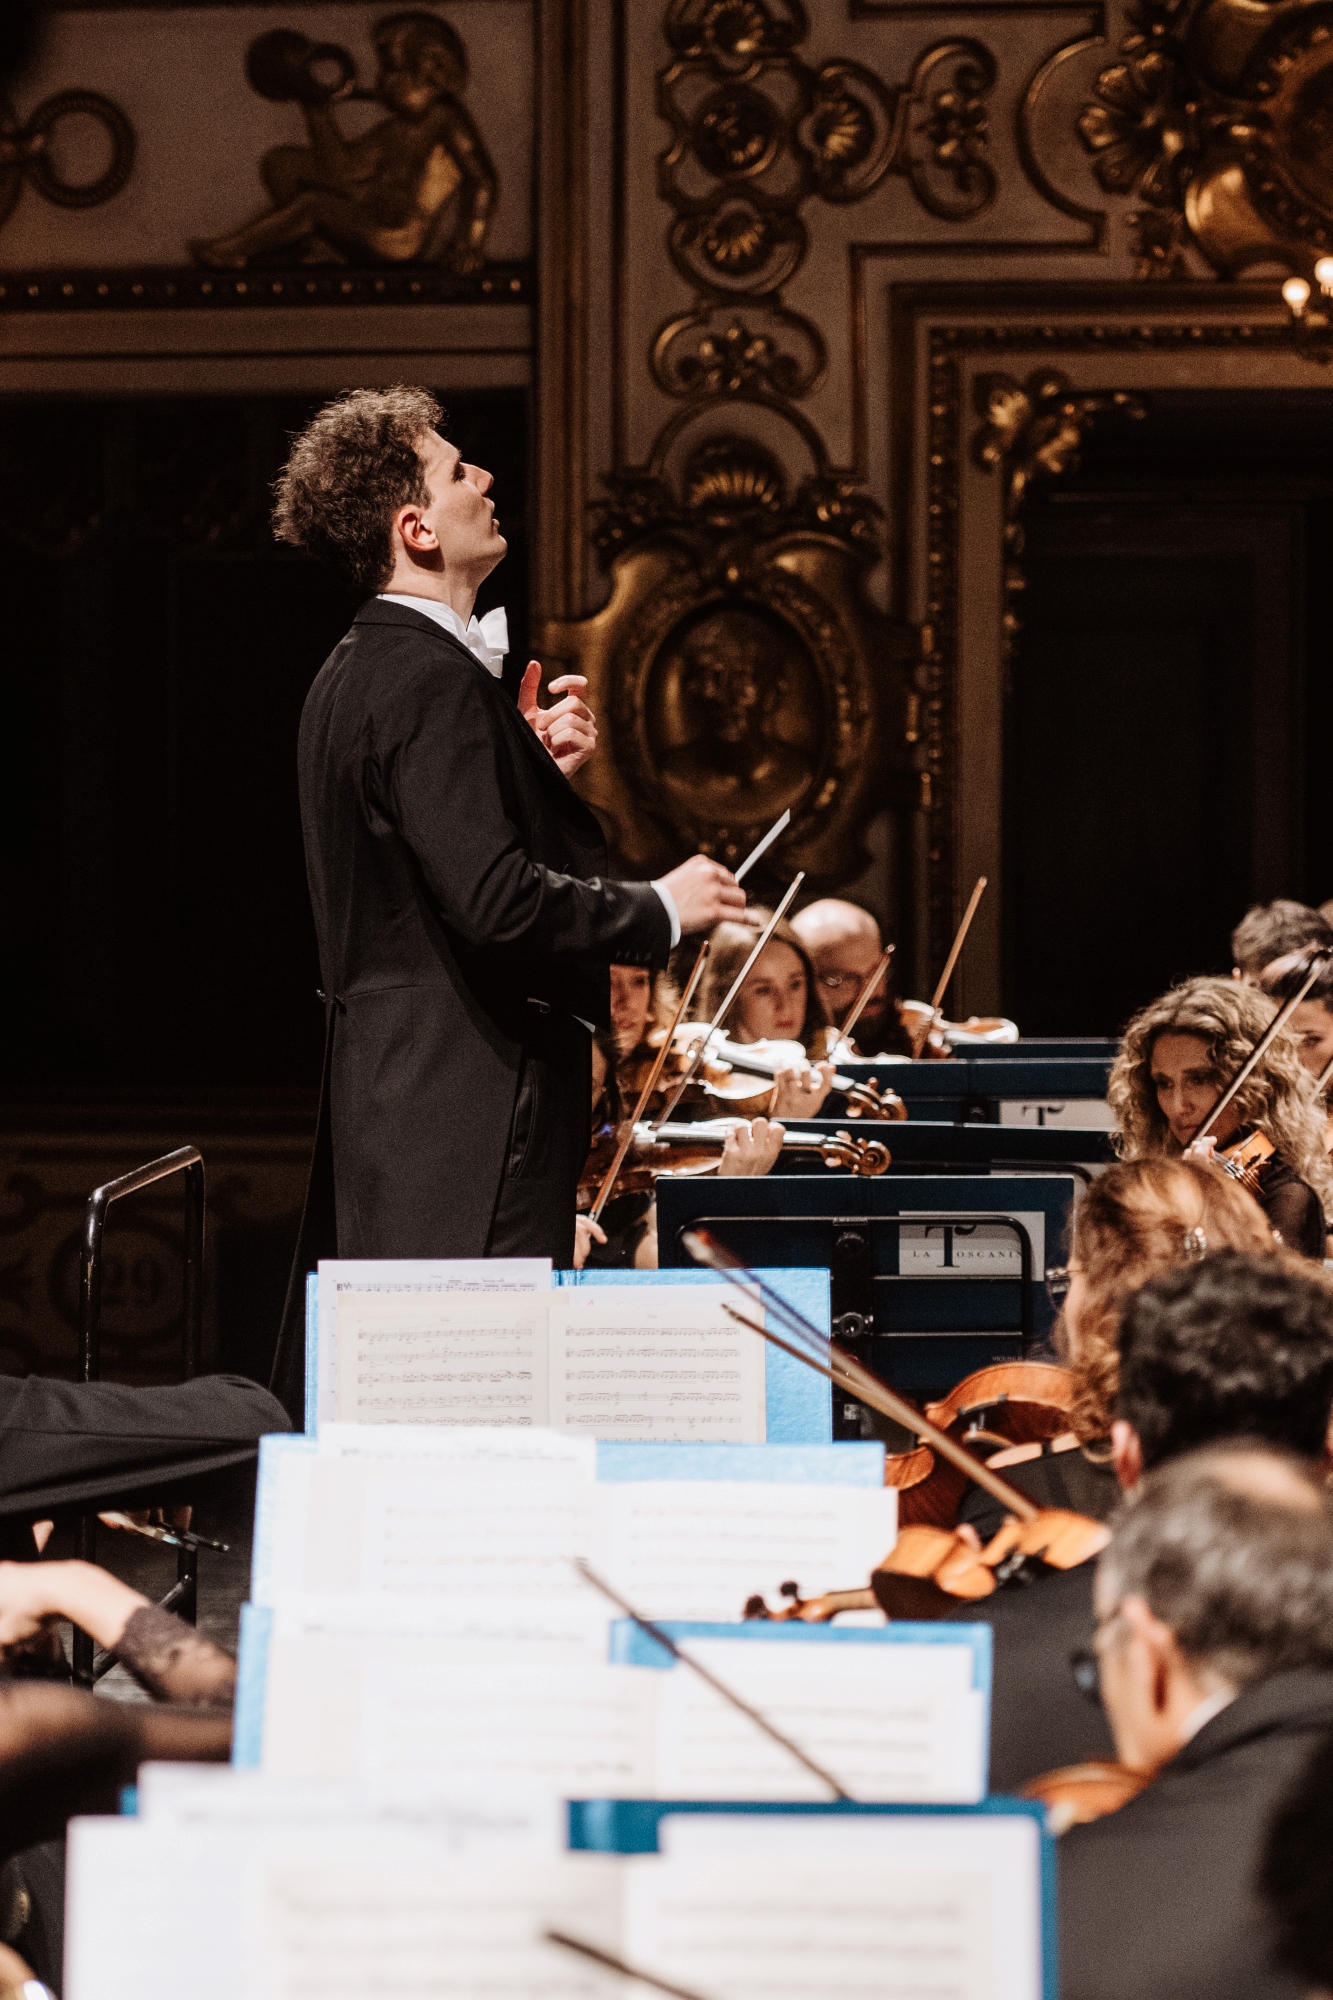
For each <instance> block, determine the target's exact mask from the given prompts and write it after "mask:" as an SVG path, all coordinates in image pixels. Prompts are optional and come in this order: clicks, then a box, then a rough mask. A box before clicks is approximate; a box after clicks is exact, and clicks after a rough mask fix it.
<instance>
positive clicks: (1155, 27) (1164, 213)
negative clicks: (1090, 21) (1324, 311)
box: [1078, 0, 1333, 278]
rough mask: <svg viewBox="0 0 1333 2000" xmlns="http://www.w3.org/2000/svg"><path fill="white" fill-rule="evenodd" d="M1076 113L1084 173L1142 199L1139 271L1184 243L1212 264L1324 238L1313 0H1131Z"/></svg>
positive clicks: (1326, 63) (1297, 249)
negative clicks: (1114, 51)
mask: <svg viewBox="0 0 1333 2000" xmlns="http://www.w3.org/2000/svg"><path fill="white" fill-rule="evenodd" d="M1129 25H1130V32H1129V33H1128V34H1127V35H1126V37H1125V40H1124V41H1123V43H1122V44H1121V47H1120V50H1119V54H1118V60H1117V61H1116V62H1114V63H1112V64H1110V65H1109V66H1108V67H1107V68H1106V69H1104V70H1102V71H1101V73H1100V75H1099V76H1098V78H1097V81H1096V85H1095V87H1094V95H1093V97H1092V99H1091V101H1090V102H1088V103H1087V104H1085V105H1084V107H1083V110H1082V111H1081V113H1080V115H1079V118H1078V133H1079V137H1080V139H1081V141H1082V143H1083V145H1084V147H1085V149H1086V150H1087V151H1088V153H1089V154H1090V155H1091V157H1092V166H1093V172H1094V174H1095V176H1096V178H1097V180H1098V182H1099V183H1100V185H1101V186H1102V187H1103V188H1105V189H1106V191H1107V192H1108V193H1110V194H1122V195H1123V194H1129V195H1133V196H1135V197H1136V198H1137V199H1138V200H1139V201H1140V202H1141V203H1142V206H1141V207H1140V208H1138V209H1136V210H1135V211H1133V212H1132V214H1131V216H1130V224H1131V231H1132V237H1133V242H1134V248H1135V251H1136V254H1137V258H1138V268H1137V272H1136V275H1137V276H1139V277H1145V278H1151V277H1181V276H1184V275H1186V273H1187V271H1188V268H1189V267H1188V260H1187V254H1186V253H1187V251H1188V249H1189V248H1190V247H1191V246H1193V247H1194V248H1195V249H1196V250H1198V251H1199V252H1200V253H1201V254H1202V256H1203V257H1204V258H1205V259H1206V260H1207V262H1208V263H1209V264H1210V265H1211V266H1212V268H1213V269H1214V270H1215V271H1217V272H1218V273H1219V274H1221V275H1222V276H1224V277H1236V276H1239V275H1240V274H1241V273H1243V272H1244V271H1246V270H1248V269H1250V268H1252V267H1253V266H1255V265H1261V264H1273V263H1278V264H1286V265H1287V267H1288V268H1289V269H1291V270H1293V271H1302V272H1304V273H1305V274H1306V275H1307V276H1308V275H1309V274H1310V272H1311V270H1312V268H1313V265H1314V263H1315V261H1316V259H1317V258H1318V257H1320V256H1321V255H1323V254H1325V253H1326V252H1327V251H1328V249H1329V248H1330V247H1333V166H1331V165H1330V160H1331V159H1333V150H1331V149H1330V142H1329V134H1330V117H1329V110H1328V106H1329V104H1330V102H1333V21H1331V20H1330V17H1329V9H1328V6H1327V5H1326V4H1325V0H1303V3H1302V0H1137V4H1135V5H1133V6H1131V7H1130V9H1129Z"/></svg>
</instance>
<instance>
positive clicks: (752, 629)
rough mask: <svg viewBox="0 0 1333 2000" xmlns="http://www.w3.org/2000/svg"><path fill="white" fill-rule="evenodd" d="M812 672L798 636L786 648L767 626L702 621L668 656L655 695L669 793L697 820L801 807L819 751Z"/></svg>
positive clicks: (730, 619)
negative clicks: (802, 651) (798, 805)
mask: <svg viewBox="0 0 1333 2000" xmlns="http://www.w3.org/2000/svg"><path fill="white" fill-rule="evenodd" d="M812 674H813V669H812V668H811V666H810V664H809V662H808V661H807V660H805V659H803V658H802V656H801V652H800V649H799V646H798V644H797V643H796V641H795V637H794V635H792V636H791V637H790V638H789V639H788V640H787V641H786V642H785V643H784V638H783V636H782V635H781V634H780V633H779V632H778V631H777V630H776V629H773V630H770V629H769V625H768V622H767V621H766V620H760V619H758V618H756V617H755V616H754V615H753V614H752V613H746V612H744V611H722V612H713V613H711V614H710V615H708V616H706V617H704V618H702V619H701V620H700V621H699V622H698V624H696V625H695V626H694V627H693V628H692V629H691V630H690V631H689V632H688V633H687V634H686V635H685V636H684V638H683V639H682V640H680V641H679V642H678V644H677V646H676V647H671V648H669V649H668V650H667V651H666V652H665V653H664V655H663V656H662V659H661V661H660V663H659V666H658V671H657V676H656V677H655V678H657V680H658V687H657V689H656V690H655V691H654V696H652V697H650V705H651V710H652V722H651V724H650V728H651V733H652V734H653V736H654V737H655V738H656V739H657V744H656V747H657V761H658V768H659V771H660V773H661V779H662V788H663V791H664V792H665V793H666V794H667V795H668V797H671V796H672V795H674V796H675V798H676V800H677V801H678V802H679V805H680V807H681V808H682V809H683V810H684V811H685V812H686V813H687V814H688V815H689V816H690V817H691V818H694V819H699V820H710V819H711V820H716V821H725V822H730V823H733V824H745V823H748V822H749V821H751V820H757V819H761V818H764V817H768V818H772V817H773V816H774V815H775V814H777V813H780V812H781V811H782V809H783V807H784V806H789V805H790V806H795V805H796V803H797V802H798V800H800V799H801V798H802V797H803V795H804V794H805V792H806V791H807V790H808V789H809V786H810V783H811V780H812V778H813V776H814V772H815V766H816V763H817V761H818V755H819V742H818V738H819V733H820V732H819V722H818V706H817V704H812V702H811V701H810V699H809V686H808V683H809V682H810V680H811V678H812ZM793 737H799V738H800V739H801V740H802V742H803V743H804V744H805V745H808V746H809V747H808V749H807V748H802V747H800V744H799V743H797V742H793V741H792V740H791V739H792V738H793ZM811 752H813V755H812V754H811Z"/></svg>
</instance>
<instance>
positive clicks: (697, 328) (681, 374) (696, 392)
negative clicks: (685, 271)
mask: <svg viewBox="0 0 1333 2000" xmlns="http://www.w3.org/2000/svg"><path fill="white" fill-rule="evenodd" d="M827 359H828V357H827V354H826V352H825V348H824V342H823V340H822V339H821V337H820V335H819V332H818V330H817V329H816V328H815V327H814V326H812V325H811V323H810V321H809V320H808V319H803V318H802V317H801V315H800V314H799V313H793V312H785V311H784V310H783V309H782V308H781V307H775V306H773V305H771V304H769V303H767V302H765V304H763V305H760V306H757V307H756V309H754V310H752V311H751V312H749V313H743V312H741V311H737V310H735V309H733V308H731V307H726V308H723V307H714V306H704V307H701V308H700V309H699V310H697V311H695V312H691V313H685V314H682V315H681V316H680V317H679V318H677V319H672V320H668V321H667V323H666V325H665V326H664V327H663V328H662V329H661V331H660V332H659V334H658V335H657V338H656V340H655V341H654V342H653V348H652V355H651V366H652V371H653V379H654V380H655V381H656V383H657V385H658V387H659V388H661V389H665V391H666V393H667V394H668V395H669V396H724V395H732V396H735V395H749V396H755V397H761V396H772V397H779V398H788V399H790V400H792V401H796V400H798V399H799V398H800V397H802V396H807V395H809V393H810V391H811V389H813V387H814V386H815V384H816V382H818V380H819V378H820V377H821V375H822V374H823V373H824V369H825V366H826V364H827Z"/></svg>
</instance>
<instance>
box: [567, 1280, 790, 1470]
mask: <svg viewBox="0 0 1333 2000" xmlns="http://www.w3.org/2000/svg"><path fill="white" fill-rule="evenodd" d="M727 1298H731V1299H732V1301H733V1303H735V1302H737V1301H736V1297H735V1290H734V1287H730V1286H721V1285H717V1286H712V1285H709V1286H686V1285H638V1286H626V1287H623V1288H622V1287H619V1286H615V1285H605V1286H573V1287H570V1288H567V1289H562V1290H559V1291H555V1292H552V1294H551V1297H550V1326H551V1373H550V1381H551V1402H550V1411H551V1415H550V1421H551V1422H552V1424H555V1425H558V1426H563V1427H566V1428H568V1429H571V1430H582V1431H588V1432H591V1433H592V1434H593V1435H594V1436H596V1437H603V1438H635V1439H663V1440H666V1439H683V1440H691V1441H696V1442H706V1441H717V1442H724V1443H737V1444H747V1443H752V1444H757V1443H762V1442H763V1439H764V1434H765V1421H764V1418H765V1413H764V1347H763V1342H762V1341H761V1340H760V1339H759V1337H758V1336H757V1335H756V1334H753V1333H751V1332H749V1331H748V1330H747V1329H746V1328H745V1327H740V1326H737V1324H736V1322H735V1321H734V1320H733V1319H731V1318H730V1317H729V1316H728V1315H727V1313H726V1312H725V1310H724V1301H725V1299H727ZM755 1310H756V1312H758V1311H759V1310H760V1308H759V1307H758V1305H757V1302H756V1304H755Z"/></svg>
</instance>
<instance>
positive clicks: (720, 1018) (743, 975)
mask: <svg viewBox="0 0 1333 2000" xmlns="http://www.w3.org/2000/svg"><path fill="white" fill-rule="evenodd" d="M804 880H805V870H804V868H802V869H800V870H798V872H797V875H796V879H795V880H794V881H793V883H792V885H791V887H790V889H788V891H787V893H786V895H785V896H784V897H783V899H782V901H781V902H780V903H779V904H778V906H777V908H776V910H774V912H773V914H772V916H771V917H770V918H769V920H768V922H767V923H766V924H765V925H764V928H763V930H762V931H761V932H760V934H759V942H758V943H757V944H756V945H755V948H754V950H753V951H752V952H751V953H750V956H749V957H748V958H747V959H746V961H745V963H744V965H743V966H742V967H741V969H740V971H739V972H738V973H737V974H736V977H735V978H734V979H733V980H732V982H731V988H730V991H729V992H728V994H727V996H726V998H725V1000H724V1001H723V1002H722V1005H721V1006H720V1007H719V1008H718V1010H717V1012H716V1014H714V1016H713V1018H712V1020H711V1021H710V1022H709V1023H708V1026H707V1028H706V1029H705V1030H704V1034H703V1037H702V1039H701V1040H700V1042H699V1045H698V1047H697V1048H696V1049H695V1051H694V1054H693V1055H692V1056H691V1057H690V1060H689V1065H688V1067H687V1069H686V1071H685V1074H684V1076H682V1077H681V1079H680V1082H679V1083H678V1084H677V1085H676V1088H675V1091H674V1092H673V1094H672V1096H671V1097H670V1099H669V1100H668V1102H667V1104H666V1105H665V1107H664V1108H663V1111H662V1115H661V1117H660V1118H659V1119H658V1121H657V1122H658V1124H659V1125H665V1124H666V1122H667V1119H668V1118H669V1117H670V1116H671V1114H672V1112H673V1111H674V1110H675V1108H676V1106H677V1105H678V1104H679V1103H680V1100H681V1098H682V1097H683V1096H684V1095H685V1092H686V1090H687V1089H688V1088H689V1085H690V1083H691V1082H692V1081H693V1078H694V1073H695V1071H696V1070H697V1069H698V1067H699V1065H700V1063H701V1062H702V1061H703V1059H704V1051H705V1050H706V1049H707V1047H708V1044H709V1042H710V1041H711V1040H712V1038H713V1035H714V1033H715V1032H716V1030H717V1029H718V1028H720V1027H721V1026H722V1023H723V1022H724V1021H725V1020H726V1018H727V1016H728V1014H729V1013H730V1012H731V1010H732V1007H733V1006H734V1004H735V1001H736V996H737V994H738V993H739V992H740V990H741V988H742V986H744V984H745V982H746V980H747V979H748V978H749V976H750V973H751V972H752V970H753V969H754V964H755V961H756V959H757V958H758V957H759V954H760V952H761V951H762V950H763V949H764V946H765V945H766V944H767V943H768V941H769V939H770V938H771V937H772V935H773V933H774V931H775V930H776V929H777V927H778V925H779V924H780V923H781V922H782V919H783V918H784V917H785V916H786V914H787V911H788V910H789V909H790V907H791V902H792V898H793V897H794V896H795V894H796V891H797V890H798V889H799V888H800V886H801V884H802V882H804Z"/></svg>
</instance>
